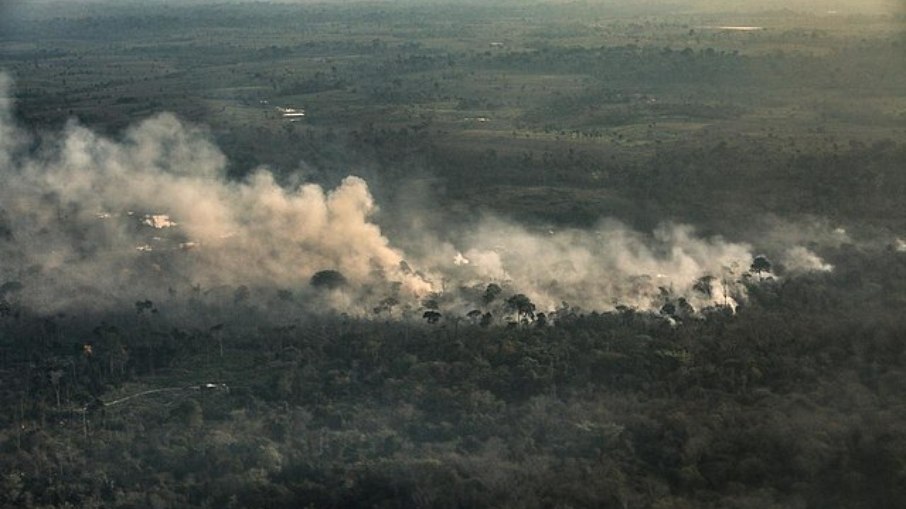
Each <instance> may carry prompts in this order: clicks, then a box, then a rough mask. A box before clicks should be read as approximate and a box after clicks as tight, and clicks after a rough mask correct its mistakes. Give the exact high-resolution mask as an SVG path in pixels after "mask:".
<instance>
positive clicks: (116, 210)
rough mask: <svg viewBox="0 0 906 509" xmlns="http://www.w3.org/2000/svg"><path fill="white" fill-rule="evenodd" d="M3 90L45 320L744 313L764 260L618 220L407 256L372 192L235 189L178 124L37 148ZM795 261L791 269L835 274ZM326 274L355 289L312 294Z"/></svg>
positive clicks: (14, 188) (353, 186)
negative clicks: (168, 311)
mask: <svg viewBox="0 0 906 509" xmlns="http://www.w3.org/2000/svg"><path fill="white" fill-rule="evenodd" d="M0 80H2V81H0V83H2V85H0V88H2V90H0V178H2V179H3V183H4V185H3V186H2V188H0V210H2V212H0V213H2V216H0V233H2V240H0V256H2V262H0V263H2V264H0V282H8V283H11V284H12V285H13V286H10V287H8V288H15V292H12V291H10V292H8V293H9V294H10V295H6V296H5V297H4V298H15V299H17V300H18V302H20V303H21V304H22V305H24V306H27V307H29V308H31V309H34V310H38V311H41V312H55V311H61V310H71V309H85V308H90V309H93V310H104V309H112V308H123V307H124V306H125V307H129V306H132V305H133V303H134V302H135V301H136V300H138V301H144V300H151V301H155V302H163V301H171V302H175V301H178V300H179V299H180V298H181V296H192V295H196V296H197V295H199V294H202V293H204V294H213V295H219V294H222V295H223V296H225V297H224V298H238V296H241V295H245V294H247V293H249V292H263V293H267V292H272V293H273V292H282V293H281V295H292V296H293V297H294V302H295V303H296V304H298V305H300V306H302V307H305V308H307V309H314V310H317V309H330V310H336V311H344V312H349V313H354V314H359V315H364V314H370V313H372V312H374V311H375V310H378V311H380V310H381V309H384V310H387V311H388V312H389V313H392V311H393V309H392V308H393V307H394V306H396V305H399V306H400V307H401V308H403V307H405V308H408V309H410V310H411V309H418V308H419V307H420V306H421V305H422V303H423V302H424V301H425V300H426V299H435V300H436V299H440V300H442V301H445V302H446V303H447V305H448V306H449V307H450V308H452V309H457V310H459V311H462V312H464V313H465V312H467V311H468V310H470V309H472V308H475V307H476V306H479V305H481V304H482V302H481V299H480V297H478V298H477V297H476V296H477V295H478V296H480V295H481V291H482V290H483V289H484V288H485V287H486V286H487V285H488V284H490V283H494V284H498V285H499V286H500V287H501V288H503V289H504V290H505V292H506V293H508V294H516V293H521V294H525V295H526V296H527V297H528V298H530V299H531V300H532V301H533V302H534V303H535V305H536V306H537V308H538V309H539V310H545V309H553V308H556V307H558V306H561V305H562V303H563V302H564V301H566V302H569V303H570V304H572V305H576V306H581V307H582V308H584V309H589V310H591V309H594V310H607V309H613V308H614V307H615V306H618V305H626V306H631V307H636V308H639V309H654V310H657V309H660V308H661V307H662V306H663V305H664V304H665V302H666V301H669V300H676V299H680V298H682V299H683V300H684V301H685V302H687V303H689V304H690V305H691V306H692V307H693V308H695V309H702V308H704V307H708V306H714V305H725V306H731V307H732V306H733V305H735V303H736V302H738V301H740V300H742V299H745V285H744V284H743V280H742V278H743V277H744V275H745V273H746V272H747V271H748V270H749V268H750V265H751V263H752V260H753V258H754V255H755V254H756V252H755V251H754V250H753V247H752V246H751V245H749V244H746V243H740V242H728V241H725V240H723V239H722V238H720V237H711V238H703V237H701V236H698V235H697V234H696V232H695V230H694V229H693V228H692V227H689V226H685V225H671V224H665V225H662V226H661V227H659V228H658V229H657V230H656V231H654V232H653V233H651V234H645V233H640V232H637V231H633V230H632V229H630V228H628V227H626V226H624V225H622V224H621V223H619V222H617V221H615V220H603V221H602V222H600V223H599V225H598V226H597V227H596V228H593V229H591V230H577V229H569V230H557V231H553V230H551V231H547V232H543V231H542V232H538V231H530V230H529V229H527V228H524V227H522V226H519V225H517V224H513V223H512V222H509V221H504V220H501V219H499V218H483V219H481V220H480V221H476V222H473V224H475V225H476V226H474V227H472V228H470V229H467V230H465V231H463V230H462V229H459V230H457V233H443V232H432V231H428V230H427V229H414V230H410V231H406V232H404V233H403V234H402V235H403V237H404V238H403V239H402V240H401V242H400V243H398V244H395V243H394V242H391V240H390V239H388V238H387V237H386V236H385V235H384V233H383V232H382V230H381V227H380V226H379V225H378V224H377V223H376V222H375V221H374V220H373V214H374V212H375V211H376V209H377V205H376V204H375V202H374V199H373V197H372V195H371V193H370V192H369V189H368V186H367V183H366V182H365V181H364V180H362V179H360V178H358V177H355V176H350V177H347V178H346V179H344V180H343V181H342V182H341V183H340V184H339V185H338V186H337V187H335V188H334V189H323V188H322V187H320V186H318V185H313V184H303V185H301V186H297V187H293V188H286V187H282V186H281V185H279V184H278V183H276V181H275V179H274V177H273V176H272V174H271V173H270V172H269V171H268V170H267V169H266V168H258V169H254V170H253V171H251V172H250V173H249V176H248V177H247V178H245V179H243V180H231V179H228V178H227V177H226V172H225V168H226V163H227V161H226V159H225V157H224V155H223V154H222V152H221V151H220V150H219V149H218V148H217V147H216V146H215V145H214V144H213V143H212V142H211V141H210V137H209V136H208V134H207V133H206V131H205V129H204V128H203V127H199V126H195V125H190V124H187V123H185V122H183V121H181V120H180V119H178V118H177V117H175V116H174V115H171V114H167V113H162V114H159V115H156V116H153V117H151V118H148V119H145V120H142V121H140V122H138V123H136V124H135V125H133V126H132V127H130V128H129V129H128V130H126V131H125V132H124V133H123V134H122V135H121V136H120V137H119V138H117V139H110V138H106V137H103V136H100V135H98V134H96V133H94V132H92V131H91V130H90V129H88V128H86V127H83V126H81V125H79V123H78V122H77V121H74V120H73V121H71V122H69V123H68V124H67V125H66V127H65V128H64V129H63V130H62V131H61V132H58V133H53V134H51V135H44V136H43V137H42V138H41V139H40V143H34V141H35V140H34V139H33V137H34V136H35V135H33V134H29V133H28V132H26V130H25V129H23V128H22V127H21V126H18V125H16V123H15V121H14V119H13V114H12V98H11V97H12V87H11V84H10V83H9V80H8V78H6V77H3V78H0ZM34 146H39V147H40V148H39V149H37V150H36V149H34V148H32V147H34ZM407 213H409V214H417V213H418V211H407ZM451 231H453V230H451ZM398 245H405V246H406V248H407V251H408V252H404V251H403V250H402V249H400V248H399V247H396V246H398ZM790 247H791V248H792V249H790V250H789V251H788V256H789V259H790V263H789V264H788V267H789V269H790V270H802V271H810V270H830V266H829V265H827V264H825V263H824V262H823V261H822V260H821V259H820V258H819V257H818V256H817V255H816V254H815V253H813V252H811V251H809V250H808V249H806V248H805V247H802V246H790ZM324 270H331V271H336V272H338V273H339V274H341V275H342V278H343V284H337V285H329V287H322V288H315V287H313V286H312V285H311V284H310V283H311V281H312V276H313V275H314V274H316V273H318V272H320V271H324ZM315 286H317V285H315ZM241 289H246V290H245V294H244V293H243V291H241ZM248 289H251V290H248ZM237 292H238V293H237ZM13 293H15V295H14V296H13ZM476 299H477V300H478V302H476ZM484 304H485V305H487V304H488V303H487V302H484Z"/></svg>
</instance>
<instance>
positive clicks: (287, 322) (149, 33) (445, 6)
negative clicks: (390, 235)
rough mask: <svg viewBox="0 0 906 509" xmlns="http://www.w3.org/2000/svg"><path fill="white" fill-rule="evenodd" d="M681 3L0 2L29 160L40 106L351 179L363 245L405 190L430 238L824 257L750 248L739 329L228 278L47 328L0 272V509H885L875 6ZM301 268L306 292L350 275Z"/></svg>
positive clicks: (888, 402) (884, 34)
mask: <svg viewBox="0 0 906 509" xmlns="http://www.w3.org/2000/svg"><path fill="white" fill-rule="evenodd" d="M687 3H688V4H690V5H692V4H695V6H697V7H695V8H693V7H682V6H680V7H675V8H673V9H674V10H672V11H668V10H666V8H663V7H661V8H658V7H656V6H653V5H652V4H649V3H647V2H640V3H639V5H630V4H633V3H631V2H601V3H596V2H556V3H554V2H551V3H544V2H542V3H534V2H497V3H495V2H484V3H480V4H479V3H456V2H453V1H450V2H432V3H427V2H424V3H421V2H375V3H361V4H359V3H356V4H349V3H345V2H337V3H309V2H300V3H253V4H245V3H217V4H212V5H205V4H196V3H190V4H185V5H184V4H167V5H163V6H162V5H153V4H152V5H144V4H142V3H138V2H135V3H132V2H129V3H126V2H123V3H116V4H113V5H110V4H104V3H82V2H71V3H64V4H56V3H50V2H37V3H33V4H31V5H26V4H28V3H27V2H23V3H17V4H15V5H13V6H10V7H2V8H0V18H4V19H0V69H3V70H4V71H6V72H8V73H9V74H10V75H11V76H12V77H13V78H14V80H15V84H16V85H15V86H16V98H17V104H16V108H17V116H18V117H19V122H20V123H21V124H22V125H25V126H28V127H29V128H31V129H33V130H34V131H35V133H36V134H37V135H38V136H37V137H36V141H35V142H34V146H33V150H34V152H36V153H40V151H41V150H42V149H43V148H44V147H42V142H41V139H40V133H41V132H43V131H45V130H49V129H56V128H59V127H60V126H62V125H64V124H65V123H66V122H67V121H69V120H70V119H71V118H77V119H78V121H79V122H81V123H83V124H85V125H87V126H90V127H91V128H92V129H95V130H98V131H101V132H104V133H107V134H109V135H110V136H114V137H116V136H120V134H119V133H120V132H121V130H122V129H124V128H126V127H127V126H129V125H130V124H131V123H133V122H134V121H136V120H139V119H141V118H144V117H146V116H148V115H151V114H153V113H156V112H160V111H172V112H175V113H176V114H177V115H179V116H180V117H182V118H184V119H188V120H190V121H192V122H196V123H198V124H202V125H206V126H208V127H209V129H210V133H211V136H212V137H213V138H215V139H216V141H217V144H218V146H220V147H221V148H222V149H223V150H224V151H225V152H226V154H227V156H228V157H229V160H230V161H231V167H230V171H231V176H232V177H234V178H243V177H244V176H245V175H247V174H248V172H249V171H250V170H252V169H253V168H254V167H256V166H258V165H267V166H269V167H271V168H272V169H273V170H274V171H275V174H276V175H277V176H278V178H281V179H286V181H287V182H292V183H296V182H298V181H299V180H300V179H301V180H304V181H311V182H316V183H323V184H328V185H333V184H335V183H336V182H337V181H338V180H339V179H340V178H342V177H344V176H346V175H348V174H350V173H353V174H358V175H362V176H363V177H365V178H366V179H368V180H369V182H371V183H372V187H373V189H374V192H375V194H376V198H377V201H378V202H379V203H381V206H382V207H383V209H382V214H383V216H381V217H380V218H379V219H380V220H382V221H386V223H387V224H388V226H387V228H388V230H391V231H392V230H393V229H394V228H403V227H404V226H405V224H406V222H405V220H404V219H405V216H406V214H407V210H406V209H405V206H406V204H408V203H410V202H411V201H417V202H418V205H419V206H424V204H425V203H430V204H431V207H430V209H429V210H427V212H428V213H426V214H425V217H424V218H423V220H424V221H425V222H427V223H430V226H435V227H436V228H437V229H444V228H447V227H449V228H454V227H456V228H460V227H467V226H468V224H469V222H470V221H473V220H474V219H475V218H476V217H477V216H479V215H481V214H482V213H484V212H491V213H494V214H498V215H504V216H508V217H509V218H512V219H515V220H516V221H518V222H521V223H531V224H536V225H544V226H550V227H552V228H554V227H558V226H579V227H581V226H586V225H590V224H593V223H595V222H596V221H598V220H599V219H601V218H602V217H615V218H618V219H620V220H622V221H624V222H627V223H629V224H632V225H635V226H638V227H642V228H645V229H648V228H650V227H652V226H654V225H656V224H658V223H661V222H662V221H678V222H688V223H692V224H695V225H697V226H699V227H700V228H701V229H702V230H703V231H705V232H708V233H716V234H721V235H723V236H724V237H726V238H728V239H730V240H739V239H741V240H744V241H748V242H753V243H755V242H757V237H758V235H761V234H763V233H764V232H766V231H768V230H769V229H770V225H769V223H772V222H774V221H785V222H788V224H798V223H797V221H806V220H807V221H812V220H813V219H814V218H819V219H820V221H821V222H823V223H826V224H828V225H832V226H831V227H830V228H831V229H834V228H837V227H838V226H839V227H842V228H845V229H846V230H847V231H848V232H850V235H851V238H849V239H847V241H846V242H838V243H836V244H834V245H826V244H820V245H816V246H811V247H814V248H815V250H817V251H818V252H819V254H820V255H821V256H822V258H824V260H826V261H827V262H828V263H830V264H833V266H834V270H833V271H832V272H820V273H812V274H808V275H803V276H797V277H789V278H782V279H777V280H774V279H773V277H772V276H770V271H771V266H770V265H771V264H770V262H769V261H768V260H767V258H765V257H756V258H755V259H754V260H753V264H752V266H751V272H752V273H753V274H754V276H752V277H749V278H748V279H746V280H745V281H743V282H741V283H740V284H743V285H744V286H745V287H746V288H747V290H748V293H749V301H748V302H747V303H745V304H743V305H742V306H741V307H740V308H739V310H738V311H737V312H736V313H735V314H733V313H730V312H729V311H728V310H726V309H724V308H720V307H718V308H712V309H710V310H709V311H708V312H707V313H704V314H698V315H694V316H693V314H694V311H690V308H691V307H690V306H689V304H688V303H686V302H685V301H684V300H682V299H680V300H678V301H676V302H667V303H665V305H664V307H663V308H662V309H661V311H660V313H647V312H642V311H638V310H633V309H630V308H627V307H623V306H620V307H618V310H617V311H613V312H605V313H600V312H590V311H584V310H582V309H580V308H581V306H582V303H571V304H572V306H571V305H569V304H566V303H564V305H563V306H562V307H561V308H560V309H558V310H556V311H554V312H550V311H549V310H541V309H536V306H535V304H533V303H532V302H531V300H530V299H529V298H528V297H526V295H524V294H521V293H518V292H519V289H518V288H505V287H501V286H498V285H496V284H491V285H490V286H487V287H486V288H485V287H484V286H482V287H481V289H480V290H475V289H468V290H469V291H473V290H474V291H473V293H475V299H473V300H474V301H475V302H477V303H480V304H483V306H480V309H479V308H476V309H474V310H471V311H468V312H467V313H462V312H461V310H459V309H458V308H456V307H455V306H453V305H450V303H449V302H446V301H444V300H443V299H433V298H428V299H426V300H425V301H424V302H422V306H421V307H420V308H418V309H402V308H403V307H404V306H403V305H401V303H400V302H399V300H397V299H396V298H395V297H394V296H392V295H391V296H390V297H387V296H385V295H381V297H382V298H383V300H380V301H379V302H375V303H368V304H367V305H369V306H371V305H375V306H376V307H375V308H374V311H375V313H374V316H373V317H371V318H370V319H368V318H351V317H348V316H343V315H330V314H328V315H324V314H312V313H311V312H310V311H309V310H307V309H309V308H306V307H305V306H303V305H301V304H300V305H297V303H295V302H294V293H293V291H292V290H286V289H283V290H280V291H277V290H273V293H274V295H272V296H269V297H268V298H270V300H268V301H267V302H264V301H259V300H256V299H257V298H258V297H260V295H261V293H260V292H261V291H263V290H260V289H257V288H256V289H253V290H254V292H253V291H250V289H249V288H247V287H245V286H241V287H238V288H226V289H224V288H220V289H218V291H220V293H222V294H223V295H228V297H223V295H221V296H220V297H219V298H215V297H216V296H215V295H213V294H212V296H210V297H209V296H208V295H207V293H202V292H201V289H200V288H198V289H196V290H195V294H193V295H192V296H190V297H189V298H190V299H191V302H192V306H193V307H192V308H191V309H188V310H187V309H182V310H177V309H175V307H174V305H173V303H168V302H152V301H151V300H142V301H139V302H135V303H133V302H124V303H122V306H121V309H120V311H119V312H115V313H96V312H91V311H85V312H83V313H81V314H74V313H69V314H59V315H53V316H44V315H40V314H36V313H35V312H34V311H33V310H30V309H28V308H26V307H23V306H21V305H19V303H18V301H17V298H16V292H18V291H20V290H21V288H18V287H17V286H16V285H18V283H16V282H15V281H9V282H7V281H0V284H2V286H0V404H2V408H4V409H6V411H5V412H0V476H2V477H0V486H2V488H0V506H2V507H120V508H131V507H135V508H138V507H155V508H158V507H160V508H163V507H268V508H281V507H286V508H290V507H621V508H637V507H653V508H668V507H669V508H674V507H675V508H684V507H688V508H692V507H714V508H725V507H732V508H754V507H758V508H763V507H784V508H786V507H789V508H813V507H814V508H818V507H852V508H884V507H890V508H894V507H904V506H906V426H904V423H906V342H904V341H906V339H904V338H906V319H904V317H903V313H902V309H903V306H904V304H906V253H904V252H902V251H903V249H901V248H902V246H900V245H897V244H890V242H889V241H890V239H895V238H897V237H899V236H901V235H903V234H904V232H906V215H904V214H903V213H902V197H903V196H906V172H904V171H903V169H904V168H906V142H904V137H906V87H904V84H906V58H904V56H906V55H904V54H906V38H904V33H906V32H904V26H906V18H904V13H903V11H902V10H896V11H895V10H893V9H890V10H886V11H885V10H883V9H879V10H878V11H877V12H873V13H871V14H858V13H852V12H845V11H843V10H841V11H840V12H839V13H829V12H827V10H826V9H825V10H821V11H809V12H798V11H792V10H764V11H761V10H757V9H751V8H750V9H749V10H748V11H747V12H745V13H742V14H731V13H726V12H725V11H723V10H721V8H720V5H718V8H713V6H710V4H713V3H714V2H687ZM814 3H815V2H812V4H814ZM705 4H707V5H709V8H708V9H706V10H701V6H702V5H705ZM738 26H746V27H757V28H758V29H753V30H737V29H728V28H722V27H738ZM277 107H283V108H294V109H300V110H304V112H305V116H304V117H301V119H300V118H298V117H297V118H294V119H293V120H297V121H292V122H291V121H290V120H289V119H288V118H284V117H283V114H282V113H281V111H280V110H278V109H277ZM0 141H2V140H0ZM412 189H417V190H419V193H412V192H411V190H412ZM414 194H418V195H419V196H414V197H413V196H411V195H414ZM394 199H396V200H398V202H399V203H401V204H402V205H399V206H398V207H397V206H394V205H392V201H391V200H394ZM407 200H408V201H407ZM401 218H402V219H401ZM4 224H5V222H4V216H3V211H2V204H0V242H4V241H6V240H8V239H7V237H9V235H8V233H7V232H6V230H4V228H5V226H4ZM784 224H786V223H784ZM463 225H466V226H463ZM753 236H754V237H756V239H754V240H753ZM878 239H882V240H878ZM773 242H777V241H776V240H774V241H773ZM0 263H2V262H0ZM325 269H326V270H323V271H322V272H319V273H316V274H314V275H313V277H312V278H311V281H310V286H311V287H312V289H313V290H312V292H313V293H315V294H316V293H317V292H321V294H327V293H328V292H331V291H335V290H337V289H341V288H343V287H344V286H345V285H346V284H347V281H346V279H345V277H344V276H343V274H341V273H340V272H338V271H335V270H330V268H329V267H325ZM407 270H408V269H407ZM19 286H21V285H19ZM504 286H505V285H504ZM710 289H711V282H710V281H706V282H704V283H703V284H702V285H701V290H699V291H702V292H705V291H710ZM87 297H88V296H86V298H87ZM179 297H180V298H182V297H184V296H179ZM174 302H176V300H175V297H174ZM179 302H183V301H179ZM275 303H276V304H275ZM492 303H493V305H494V306H497V308H495V312H496V309H506V310H508V311H509V313H511V314H512V315H514V316H515V320H514V321H512V322H511V323H509V324H502V323H501V322H502V321H501V320H500V317H499V316H494V315H493V314H492V313H491V304H492ZM89 308H90V306H89ZM269 308H271V309H269ZM460 315H461V316H460Z"/></svg>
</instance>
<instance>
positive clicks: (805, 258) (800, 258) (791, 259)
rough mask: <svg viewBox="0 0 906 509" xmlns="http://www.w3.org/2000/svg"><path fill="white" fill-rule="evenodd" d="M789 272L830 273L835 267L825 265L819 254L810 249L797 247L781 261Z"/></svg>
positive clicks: (789, 251) (787, 252) (789, 250)
mask: <svg viewBox="0 0 906 509" xmlns="http://www.w3.org/2000/svg"><path fill="white" fill-rule="evenodd" d="M781 261H782V262H783V265H784V266H785V267H786V270H787V272H791V273H797V272H830V271H832V270H834V266H833V265H831V264H829V263H825V262H824V260H822V259H821V257H819V256H818V255H817V254H815V253H813V252H812V251H810V250H809V249H807V248H805V247H802V246H796V247H792V248H790V249H788V250H787V251H786V252H785V253H784V256H783V258H782V260H781Z"/></svg>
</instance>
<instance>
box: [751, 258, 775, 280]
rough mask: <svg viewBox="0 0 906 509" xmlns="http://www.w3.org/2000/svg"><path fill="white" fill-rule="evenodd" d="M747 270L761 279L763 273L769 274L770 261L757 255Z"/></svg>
mask: <svg viewBox="0 0 906 509" xmlns="http://www.w3.org/2000/svg"><path fill="white" fill-rule="evenodd" d="M749 270H750V271H752V272H754V273H755V274H758V277H762V275H763V273H765V272H771V261H770V260H768V257H767V256H765V255H758V256H756V257H755V259H754V260H752V265H751V266H750V267H749Z"/></svg>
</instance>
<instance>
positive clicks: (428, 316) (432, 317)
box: [422, 309, 442, 324]
mask: <svg viewBox="0 0 906 509" xmlns="http://www.w3.org/2000/svg"><path fill="white" fill-rule="evenodd" d="M441 316H442V315H441V314H440V313H438V312H437V311H434V310H433V309H429V310H428V311H425V313H424V314H423V315H422V318H424V319H425V320H427V321H428V323H430V324H435V323H437V322H439V321H440V318H441Z"/></svg>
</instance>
